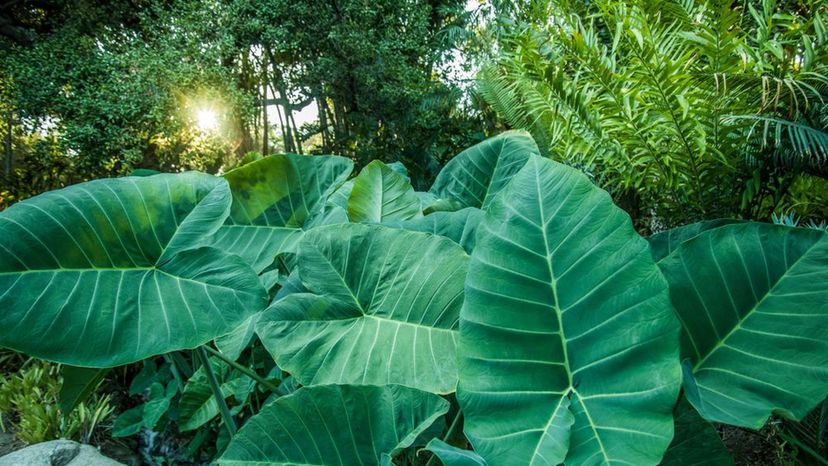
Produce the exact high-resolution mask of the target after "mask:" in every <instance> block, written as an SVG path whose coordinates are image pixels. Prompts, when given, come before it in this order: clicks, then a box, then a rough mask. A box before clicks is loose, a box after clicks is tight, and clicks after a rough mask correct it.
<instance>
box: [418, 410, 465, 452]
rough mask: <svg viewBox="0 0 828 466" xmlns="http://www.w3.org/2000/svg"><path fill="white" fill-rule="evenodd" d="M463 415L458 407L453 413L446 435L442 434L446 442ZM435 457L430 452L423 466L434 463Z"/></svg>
mask: <svg viewBox="0 0 828 466" xmlns="http://www.w3.org/2000/svg"><path fill="white" fill-rule="evenodd" d="M462 415H463V411H461V410H460V409H458V410H457V414H455V415H454V420H453V421H451V425H450V426H449V428H448V430H447V431H446V435H444V436H443V441H444V442H448V440H449V439H450V438H451V436H452V435H454V431H455V430H456V429H457V426H459V425H460V417H461V416H462ZM435 458H437V455H435V454H432V455H431V458H429V459H428V462H427V463H426V464H425V466H431V465H432V464H433V463H434V459H435Z"/></svg>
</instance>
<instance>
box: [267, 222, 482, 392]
mask: <svg viewBox="0 0 828 466" xmlns="http://www.w3.org/2000/svg"><path fill="white" fill-rule="evenodd" d="M467 263H468V256H467V255H466V254H465V252H463V249H462V248H461V247H460V246H458V245H457V244H455V243H453V242H451V241H450V240H448V239H446V238H442V237H439V236H434V235H429V234H426V233H419V232H411V231H404V230H398V229H393V228H387V227H383V226H379V225H360V224H349V225H336V226H330V227H319V228H315V229H313V230H310V231H309V232H308V233H307V234H306V235H305V239H304V240H303V241H302V243H301V245H300V246H299V257H298V275H299V278H300V279H301V282H302V284H303V285H304V287H305V288H306V289H307V291H308V293H298V294H289V295H287V296H286V297H284V298H283V299H281V300H278V301H276V302H274V303H273V304H272V305H271V307H270V308H269V309H268V310H267V311H266V312H264V313H263V314H262V316H261V317H260V318H259V323H258V325H257V327H256V333H257V334H258V335H259V337H260V338H261V340H262V343H264V345H265V347H266V348H267V349H268V351H270V352H271V354H272V355H273V357H274V359H275V360H276V362H277V364H278V365H279V366H280V367H281V368H282V369H284V370H286V371H288V372H290V373H291V374H293V375H294V376H295V377H296V378H297V379H299V381H300V382H302V383H303V384H305V385H314V384H327V383H357V384H362V383H366V384H385V383H396V384H401V385H406V386H409V387H414V388H419V389H422V390H428V391H431V392H436V393H448V392H452V391H454V387H455V384H456V382H457V372H456V370H457V369H456V363H455V338H456V336H457V321H458V318H459V314H460V307H461V306H462V304H463V281H464V279H465V276H466V266H467ZM311 293H314V294H311Z"/></svg>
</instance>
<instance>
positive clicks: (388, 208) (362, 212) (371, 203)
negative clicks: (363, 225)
mask: <svg viewBox="0 0 828 466" xmlns="http://www.w3.org/2000/svg"><path fill="white" fill-rule="evenodd" d="M422 215H423V213H422V209H421V207H420V198H419V197H417V195H416V194H415V193H414V188H412V187H411V184H410V183H409V182H408V179H407V178H406V177H405V176H404V175H401V174H400V173H398V172H397V171H395V170H393V169H392V168H391V167H389V166H388V165H385V164H384V163H382V162H380V161H379V160H374V161H373V162H371V163H369V164H368V165H367V166H366V167H365V168H363V169H362V171H361V172H360V173H359V175H357V177H356V178H354V185H353V188H352V189H351V193H350V195H349V196H348V217H349V218H350V219H351V221H352V222H370V223H381V222H387V221H390V220H407V219H410V218H415V217H422Z"/></svg>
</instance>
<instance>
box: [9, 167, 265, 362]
mask: <svg viewBox="0 0 828 466" xmlns="http://www.w3.org/2000/svg"><path fill="white" fill-rule="evenodd" d="M229 208H230V191H229V189H228V187H227V184H226V183H225V182H224V181H223V180H222V179H220V178H215V177H212V176H209V175H203V174H198V173H184V174H178V175H167V174H160V175H154V176H151V177H146V178H134V177H128V178H119V179H108V180H98V181H91V182H88V183H83V184H79V185H75V186H71V187H69V188H65V189H61V190H58V191H52V192H49V193H46V194H42V195H40V196H37V197H34V198H32V199H29V200H26V201H23V202H20V203H17V204H15V205H13V206H11V207H10V208H8V209H6V210H5V211H4V212H2V213H0V308H2V309H3V312H2V313H0V329H2V330H1V331H0V345H3V346H7V347H9V348H12V349H16V350H18V351H22V352H25V353H28V354H30V355H32V356H37V357H40V358H43V359H49V360H53V361H58V362H63V363H67V364H71V365H76V366H89V367H109V366H117V365H122V364H126V363H130V362H133V361H138V360H141V359H144V358H147V357H149V356H153V355H156V354H161V353H167V352H170V351H173V350H178V349H184V348H194V347H196V346H199V345H201V344H203V343H205V342H207V341H209V340H211V339H213V338H215V337H216V336H218V335H221V334H224V333H227V332H229V331H230V330H232V329H233V328H234V327H236V326H237V325H239V324H240V323H241V322H242V321H244V320H245V319H246V318H247V317H248V316H249V315H251V314H252V313H255V312H257V311H259V310H261V309H262V308H263V307H264V306H265V305H266V303H267V293H266V291H265V290H264V288H263V287H262V285H261V284H260V283H259V279H258V277H257V276H256V274H255V272H254V271H253V270H252V269H251V268H250V267H249V266H248V265H247V264H246V263H244V262H243V261H242V260H241V259H240V258H238V257H236V256H232V255H228V254H226V253H224V252H222V251H219V250H217V249H214V248H209V247H198V246H199V245H201V244H204V243H205V242H206V241H208V240H209V236H210V235H211V234H212V233H214V232H215V231H216V229H217V228H219V226H220V225H221V224H222V223H223V222H224V219H225V218H226V216H227V212H228V210H229ZM190 247H193V248H196V249H187V248H190Z"/></svg>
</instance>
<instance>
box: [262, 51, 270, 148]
mask: <svg viewBox="0 0 828 466" xmlns="http://www.w3.org/2000/svg"><path fill="white" fill-rule="evenodd" d="M267 66H268V63H267V55H264V56H263V57H262V83H263V84H264V85H263V86H262V87H263V89H262V91H263V94H264V98H263V99H262V122H263V123H264V130H263V131H262V155H263V156H265V157H267V153H268V149H269V145H270V141H269V137H268V136H269V134H270V128H269V127H268V121H267Z"/></svg>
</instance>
